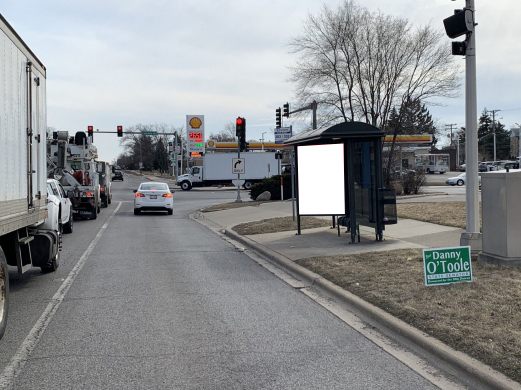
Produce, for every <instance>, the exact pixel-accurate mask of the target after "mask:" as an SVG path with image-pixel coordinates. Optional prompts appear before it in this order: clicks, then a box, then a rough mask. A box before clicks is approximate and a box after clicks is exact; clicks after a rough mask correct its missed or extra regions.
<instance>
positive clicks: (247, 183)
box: [244, 181, 251, 190]
mask: <svg viewBox="0 0 521 390" xmlns="http://www.w3.org/2000/svg"><path fill="white" fill-rule="evenodd" d="M250 188H251V182H249V181H246V182H244V189H245V190H249V189H250Z"/></svg>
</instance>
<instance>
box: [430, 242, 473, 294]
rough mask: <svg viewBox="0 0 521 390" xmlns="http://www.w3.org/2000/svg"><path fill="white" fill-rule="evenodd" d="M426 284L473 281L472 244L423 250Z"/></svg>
mask: <svg viewBox="0 0 521 390" xmlns="http://www.w3.org/2000/svg"><path fill="white" fill-rule="evenodd" d="M423 272H424V276H425V285H426V286H438V285H442V284H452V283H460V282H472V263H471V261H470V246H455V247H450V248H433V249H424V250H423Z"/></svg>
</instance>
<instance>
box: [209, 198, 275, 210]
mask: <svg viewBox="0 0 521 390" xmlns="http://www.w3.org/2000/svg"><path fill="white" fill-rule="evenodd" d="M267 202H270V201H269V200H267V201H256V200H254V201H251V202H240V203H239V202H229V203H221V204H216V205H213V206H210V207H206V208H204V209H202V210H201V211H202V212H203V213H210V212H212V211H221V210H229V209H238V208H240V207H250V206H259V205H261V204H263V203H267Z"/></svg>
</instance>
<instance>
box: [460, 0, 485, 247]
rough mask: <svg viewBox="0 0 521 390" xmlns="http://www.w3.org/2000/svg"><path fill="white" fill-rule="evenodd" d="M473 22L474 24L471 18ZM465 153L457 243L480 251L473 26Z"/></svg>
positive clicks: (470, 7)
mask: <svg viewBox="0 0 521 390" xmlns="http://www.w3.org/2000/svg"><path fill="white" fill-rule="evenodd" d="M466 9H467V10H469V11H471V12H472V15H474V10H475V8H474V0H466ZM473 23H474V26H475V25H476V24H475V22H474V20H473ZM465 68H466V71H465V137H466V138H465V154H466V164H467V165H466V170H467V185H466V203H467V213H466V214H467V215H466V232H465V233H462V235H461V238H460V244H461V245H470V247H471V251H472V254H473V255H476V254H477V253H479V252H481V249H482V235H481V231H480V223H479V190H478V186H479V182H478V180H479V179H478V122H477V118H478V109H477V91H476V29H475V27H474V28H473V31H471V32H469V33H468V39H467V47H466V52H465Z"/></svg>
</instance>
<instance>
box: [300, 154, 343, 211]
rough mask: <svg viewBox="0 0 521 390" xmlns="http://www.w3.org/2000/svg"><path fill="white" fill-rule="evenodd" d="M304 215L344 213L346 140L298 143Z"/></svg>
mask: <svg viewBox="0 0 521 390" xmlns="http://www.w3.org/2000/svg"><path fill="white" fill-rule="evenodd" d="M297 154H298V155H297V164H298V165H297V169H298V197H299V198H298V201H299V213H300V214H301V215H343V214H345V200H344V198H345V196H344V188H345V186H344V144H333V145H307V146H297Z"/></svg>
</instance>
